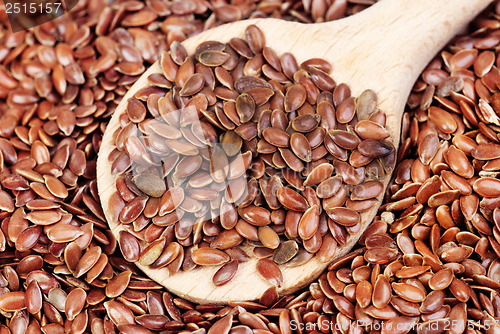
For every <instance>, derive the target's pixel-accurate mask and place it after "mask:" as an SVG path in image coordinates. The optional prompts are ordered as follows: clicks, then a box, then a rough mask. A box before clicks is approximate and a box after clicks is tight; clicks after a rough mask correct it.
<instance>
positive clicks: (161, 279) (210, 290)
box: [97, 0, 492, 303]
mask: <svg viewBox="0 0 500 334" xmlns="http://www.w3.org/2000/svg"><path fill="white" fill-rule="evenodd" d="M491 2H492V1H491V0H439V1H436V0H404V1H401V0H382V1H380V2H378V3H377V4H375V5H373V6H371V7H370V8H368V9H366V10H364V11H362V12H360V13H358V14H356V15H354V16H351V17H348V18H345V19H342V20H338V21H334V22H328V23H321V24H300V23H295V22H287V21H283V20H276V19H254V20H246V21H239V22H235V23H231V24H227V25H223V26H220V27H217V28H214V29H211V30H208V31H205V32H203V33H201V34H199V35H197V36H195V37H192V38H190V39H188V40H186V41H184V42H183V43H182V44H183V45H184V47H185V48H186V50H187V51H188V53H189V54H193V53H194V50H195V48H196V46H197V45H198V44H200V43H201V42H203V41H208V40H217V41H220V42H228V41H229V40H230V39H231V38H232V37H244V31H245V28H246V27H247V26H248V25H250V24H255V25H257V26H258V27H259V28H260V29H261V30H262V31H263V32H264V34H265V38H266V44H267V45H268V46H270V47H272V48H273V49H274V50H275V51H276V52H277V53H278V55H281V54H283V53H285V52H291V53H292V54H293V55H294V56H295V57H296V59H297V61H298V63H300V62H302V61H304V60H307V59H310V58H324V59H326V60H328V61H329V62H330V63H331V64H332V65H333V74H332V77H333V78H334V80H335V81H336V82H337V83H341V82H345V83H347V84H348V85H349V86H350V88H351V91H352V95H353V96H359V94H360V93H361V92H362V91H364V90H365V89H372V90H374V91H375V92H376V93H377V94H378V107H379V108H380V109H382V110H383V111H385V113H386V114H387V129H388V131H389V132H390V134H391V136H392V140H393V142H394V143H395V146H396V147H397V146H398V144H399V140H400V127H401V117H402V114H403V111H404V107H405V103H406V100H407V98H408V95H409V93H410V91H411V88H412V86H413V85H414V83H415V81H416V79H417V78H418V76H419V74H420V73H421V72H422V70H423V69H424V68H425V66H426V65H427V64H428V63H429V62H430V61H431V60H432V58H433V57H434V56H435V54H436V53H437V52H438V51H439V50H440V49H442V48H443V47H444V46H445V44H446V43H447V42H448V41H449V40H450V39H451V38H453V37H454V36H455V35H456V34H457V32H459V31H461V30H462V29H463V28H464V27H466V25H467V24H468V23H469V22H470V21H471V20H472V19H473V18H474V17H475V16H476V15H478V13H480V12H481V11H482V10H483V9H484V8H485V7H486V6H487V5H488V4H489V3H491ZM152 73H161V69H160V66H159V65H158V62H156V63H155V64H153V65H152V66H151V67H150V68H149V69H148V70H147V71H146V72H145V73H144V74H143V75H142V77H141V78H139V80H138V81H137V82H136V83H135V84H134V85H133V87H132V88H131V89H130V90H129V92H128V93H127V94H126V95H125V97H124V98H123V100H122V102H121V103H120V104H119V106H118V107H117V109H116V112H115V114H114V115H113V117H112V119H111V121H110V123H109V124H108V128H107V130H106V133H105V134H104V138H103V141H102V145H101V149H100V152H99V159H98V162H97V163H98V165H97V181H98V187H99V195H100V198H101V202H102V207H103V209H104V212H105V214H106V218H107V220H108V223H109V226H110V228H111V230H112V232H113V233H114V235H115V237H117V238H118V237H119V232H120V231H121V230H122V229H123V226H122V225H120V224H119V223H118V222H116V221H113V220H112V219H111V218H110V215H109V212H108V205H109V197H110V195H111V194H112V193H113V191H115V189H116V188H115V181H114V177H113V176H112V175H111V166H110V165H111V164H110V163H109V162H108V160H107V157H108V155H109V154H110V152H111V151H112V149H113V147H112V145H110V141H111V136H112V134H113V133H114V132H115V130H116V129H117V128H118V127H119V122H118V118H119V116H120V114H122V113H124V112H125V107H126V103H127V101H128V99H129V98H131V97H132V96H133V94H134V93H135V92H137V91H138V90H139V89H140V88H143V87H145V86H149V83H148V80H147V77H148V76H149V75H150V74H152ZM389 178H390V175H388V176H387V177H386V179H385V180H384V181H385V183H384V184H385V186H387V184H388V181H389ZM379 201H380V202H381V201H382V198H381V196H380V198H379ZM378 207H379V205H377V206H374V207H373V208H372V209H371V210H369V211H368V212H365V213H363V214H362V228H361V231H360V232H359V233H357V234H356V235H353V236H352V237H351V238H350V239H349V242H348V244H347V245H345V246H344V247H339V248H338V250H337V253H336V256H335V258H339V257H340V256H343V255H345V254H346V253H348V252H349V251H350V250H351V248H352V247H353V246H354V244H355V243H356V242H357V241H358V239H359V237H360V236H361V234H362V232H363V231H364V230H365V229H366V227H367V226H368V225H369V224H370V223H371V221H372V219H373V218H374V216H375V215H376V212H377V209H378ZM256 262H257V260H256V259H252V260H250V261H248V262H244V263H241V264H240V265H239V269H238V272H237V273H236V275H235V277H234V278H233V279H232V280H231V281H230V282H229V283H227V284H226V285H223V286H220V287H216V286H215V285H214V284H213V282H212V277H213V274H214V273H215V272H216V271H217V269H219V267H204V268H196V269H194V270H191V271H185V272H183V271H181V272H179V273H177V274H175V275H173V276H172V277H169V274H168V271H167V270H166V269H165V268H163V269H158V270H153V269H150V268H147V267H144V266H141V265H140V264H137V265H138V266H139V268H140V269H141V270H143V271H144V272H145V273H146V274H147V275H148V276H149V277H151V278H152V279H154V280H155V281H156V282H158V283H160V284H162V285H164V286H165V287H166V288H167V289H168V290H170V291H171V292H173V293H175V294H176V295H178V296H180V297H182V298H186V299H188V300H191V301H194V302H197V303H226V302H229V301H244V300H255V299H258V298H260V297H261V296H262V294H263V293H264V291H266V290H267V289H268V288H269V287H271V285H270V284H269V282H267V281H266V280H264V279H263V278H262V277H261V276H260V275H259V274H258V273H257V271H256ZM326 267H327V264H325V263H321V262H319V261H318V260H316V259H315V258H313V259H312V260H310V261H308V262H307V263H305V264H303V265H301V266H298V267H292V268H290V267H286V266H281V270H282V272H283V277H284V283H283V284H282V286H281V287H280V288H279V289H278V292H279V293H280V294H282V295H283V294H287V293H292V292H294V291H296V290H298V289H300V288H302V287H304V286H306V285H307V284H309V283H310V282H311V281H312V280H314V279H316V278H317V277H318V276H319V275H320V274H321V273H322V272H323V271H324V270H325V268H326Z"/></svg>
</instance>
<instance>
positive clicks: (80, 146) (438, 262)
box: [0, 0, 500, 333]
mask: <svg viewBox="0 0 500 334" xmlns="http://www.w3.org/2000/svg"><path fill="white" fill-rule="evenodd" d="M372 2H373V1H362V0H361V1H352V2H348V1H345V0H344V1H339V0H335V1H327V0H313V1H302V2H301V1H290V2H279V1H257V2H253V1H234V2H231V3H227V2H225V1H210V2H205V1H194V0H193V1H174V2H164V1H159V0H155V1H148V2H140V1H133V0H132V1H127V2H114V3H110V4H108V3H106V2H103V1H92V0H90V1H84V0H81V1H80V2H79V3H78V5H77V6H76V7H75V8H74V9H73V10H72V11H71V12H70V15H67V16H64V17H62V18H59V19H57V20H56V21H52V22H49V23H47V24H44V25H42V26H39V27H36V28H33V29H30V30H29V31H26V32H21V33H17V34H14V35H13V34H11V33H9V31H8V28H7V27H6V25H5V22H6V17H5V14H4V12H3V10H0V22H4V23H0V64H1V65H0V151H1V153H2V154H1V156H0V157H1V161H0V162H1V164H0V166H1V168H2V169H1V172H0V183H1V190H0V217H1V218H2V223H1V232H2V233H0V250H1V251H2V252H1V254H0V264H1V273H2V275H1V276H0V295H1V296H0V312H1V315H0V318H1V320H0V322H1V325H0V331H1V332H2V333H8V332H9V331H10V332H11V333H40V332H43V333H48V332H51V333H59V332H61V333H62V332H72V333H84V332H87V333H114V332H118V331H120V332H123V333H149V332H155V331H156V332H162V331H163V333H178V332H186V333H191V332H193V333H205V332H208V333H227V332H229V328H230V327H231V326H233V329H232V331H233V333H250V331H251V330H253V332H254V333H269V332H272V333H280V332H281V333H292V331H291V328H290V321H291V320H295V323H296V324H297V323H304V324H311V326H312V324H317V325H316V326H315V327H311V326H309V328H315V329H316V330H317V331H316V332H314V331H309V332H313V333H318V332H322V333H328V332H329V330H330V329H331V328H330V327H329V326H320V325H324V324H326V323H328V322H329V321H333V322H334V323H335V322H336V323H337V324H338V326H337V327H338V328H339V331H340V332H342V333H347V332H350V331H352V332H363V328H362V327H361V326H359V325H360V321H365V322H366V323H367V324H371V325H372V326H373V327H371V328H376V326H374V325H375V324H379V323H380V324H381V323H383V324H384V325H387V324H389V323H393V324H397V323H406V324H413V323H416V322H419V323H423V325H422V326H421V327H420V330H419V332H421V333H426V332H428V330H430V329H431V328H432V326H433V325H434V324H436V326H438V327H439V328H441V329H444V328H445V326H446V325H447V321H453V320H458V322H453V323H454V324H455V323H458V324H460V325H457V326H454V327H453V328H452V332H454V333H461V332H464V331H465V330H466V331H467V332H469V333H470V332H472V331H473V330H474V328H475V329H478V330H480V331H481V332H483V331H486V327H490V326H489V325H488V324H490V323H494V321H495V320H496V319H498V317H499V316H500V297H499V295H498V291H499V290H498V289H499V288H500V283H499V282H498V281H499V280H500V269H499V268H500V265H499V261H498V256H499V254H500V245H499V243H498V242H499V241H500V232H499V229H498V228H499V227H500V211H499V209H498V207H499V203H500V187H498V183H500V181H499V180H498V169H499V168H500V167H497V166H500V165H499V162H498V161H499V160H498V159H499V158H500V152H499V151H500V149H499V146H498V145H497V144H498V140H499V137H498V133H499V129H500V128H499V126H500V119H499V114H500V103H499V101H500V95H498V91H499V89H498V82H500V74H499V73H498V69H497V66H498V64H497V58H498V55H497V51H496V50H497V49H498V44H499V42H500V34H499V30H498V29H499V27H500V22H499V21H498V16H497V15H498V14H497V13H500V6H499V5H498V3H496V4H495V5H494V6H492V7H491V8H490V10H489V11H488V12H487V13H485V14H484V15H483V16H481V17H480V18H478V19H476V20H475V22H474V23H473V24H472V25H471V28H470V31H468V32H464V33H465V34H466V35H465V36H464V37H460V38H458V39H456V40H455V41H453V42H452V43H451V44H450V45H449V46H448V47H447V48H446V49H445V50H444V51H443V52H441V54H440V55H438V56H437V58H436V59H435V60H434V61H433V62H432V63H431V64H430V65H429V66H428V68H427V69H426V70H425V71H424V72H423V74H422V76H421V78H420V79H419V81H418V82H417V83H416V84H415V87H414V89H413V92H412V94H411V96H410V97H409V100H408V108H407V113H406V114H405V115H404V122H403V124H404V125H403V130H402V131H403V132H402V133H403V136H402V138H403V139H402V145H401V147H400V149H399V159H398V167H397V168H396V171H395V173H394V177H393V182H392V184H391V185H390V186H389V188H388V191H387V194H386V200H385V203H384V205H383V206H382V208H381V210H380V216H379V217H378V219H376V220H375V222H374V223H373V224H372V226H371V227H370V228H369V230H368V231H367V233H365V237H364V238H362V239H361V241H360V245H359V246H358V247H357V249H354V250H353V253H351V255H350V256H348V257H346V258H344V259H342V260H339V261H336V263H334V264H332V265H331V266H330V268H329V270H328V272H325V273H324V274H323V275H322V276H321V277H320V278H319V279H318V280H317V281H316V282H314V283H312V284H311V285H310V286H309V288H308V289H306V290H304V291H303V292H302V293H299V294H296V295H293V296H285V297H283V298H280V299H278V297H277V296H276V295H274V294H273V293H272V291H270V292H269V293H268V294H267V295H265V296H263V297H262V299H261V300H260V301H257V302H255V303H250V302H245V303H234V304H230V305H229V306H226V307H224V306H217V305H193V304H191V303H189V302H187V301H185V300H182V299H180V298H176V297H175V296H172V295H170V294H169V293H168V292H167V291H165V290H164V289H163V288H162V287H161V286H159V285H157V284H156V283H154V282H152V281H150V280H149V279H148V278H147V277H144V275H143V274H142V273H141V272H139V271H138V270H137V268H136V267H135V265H134V264H133V263H130V262H127V261H125V260H124V259H123V258H122V256H121V253H120V250H119V249H118V248H117V243H116V240H115V239H114V238H113V236H112V235H111V234H110V233H109V232H107V225H106V222H105V219H104V216H103V213H102V210H101V208H100V205H99V198H98V194H97V187H96V180H95V177H96V173H95V164H96V157H97V152H98V150H99V146H100V141H101V137H102V133H103V132H104V130H105V127H106V123H107V121H108V120H109V117H110V115H111V114H112V113H113V111H114V108H115V107H116V105H117V104H118V103H119V101H120V99H121V96H123V95H124V94H125V92H126V91H127V89H128V88H129V87H130V86H131V85H132V84H133V83H134V82H135V80H136V79H137V78H138V77H139V76H140V74H141V73H142V72H143V71H144V70H145V69H146V68H147V67H148V66H149V65H150V64H151V63H152V62H154V61H156V60H157V59H158V57H159V55H160V53H161V51H164V50H168V48H169V45H170V44H171V43H172V42H173V41H182V40H183V39H185V38H187V37H189V36H191V35H194V34H196V33H198V32H200V31H202V30H204V29H208V28H210V27H213V26H216V25H219V24H221V23H224V22H232V21H235V20H239V19H244V18H254V17H278V18H283V19H287V20H296V21H302V22H308V23H310V22H321V21H325V20H327V21H329V20H333V19H338V18H340V17H343V16H346V15H351V14H353V13H355V12H358V11H360V10H362V9H364V8H366V7H367V6H369V5H370V4H372ZM165 37H166V38H165ZM333 65H334V66H335V64H333ZM429 107H430V108H429ZM436 108H440V109H436ZM492 143H496V144H492ZM478 145H479V148H477V147H476V146H478ZM495 145H496V146H495ZM61 209H63V210H64V211H62V210H61ZM61 219H64V220H67V221H68V223H69V224H68V227H67V228H65V229H63V230H62V231H55V232H54V231H52V233H53V234H51V233H48V232H47V227H46V226H48V225H50V224H52V223H53V222H55V221H59V220H61ZM56 232H58V234H57V235H54V234H56ZM75 236H77V237H76V240H75ZM61 238H63V239H64V238H68V240H74V241H71V242H64V241H61V240H63V239H61ZM54 240H57V241H58V242H54ZM365 247H366V248H365ZM367 249H368V251H367ZM108 261H109V262H108ZM403 266H404V267H403ZM407 267H408V268H407ZM380 274H382V275H380ZM370 296H371V298H370ZM466 319H468V320H469V321H468V322H467V323H466V322H465V320H466ZM325 320H327V321H325ZM353 320H358V322H356V323H351V321H353ZM350 324H351V326H349V325H350ZM467 324H468V325H469V326H466V325H467ZM471 324H474V326H472V325H471ZM481 326H483V327H482V329H481ZM369 327H370V326H367V328H369ZM299 328H300V326H299ZM381 328H382V332H384V331H386V330H387V328H388V326H382V327H381ZM384 328H385V330H384ZM490 330H492V329H490ZM295 332H297V333H300V332H301V331H300V330H297V331H295ZM305 332H308V331H305Z"/></svg>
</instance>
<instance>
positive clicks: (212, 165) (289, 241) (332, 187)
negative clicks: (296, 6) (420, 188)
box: [110, 26, 395, 284]
mask: <svg viewBox="0 0 500 334" xmlns="http://www.w3.org/2000/svg"><path fill="white" fill-rule="evenodd" d="M247 36H248V37H249V38H250V39H251V41H245V40H244V39H239V38H233V39H232V40H231V42H230V43H229V44H224V43H220V42H213V41H209V42H204V43H202V44H200V45H199V46H198V47H197V49H196V52H195V55H194V56H191V55H188V54H187V52H186V51H185V50H184V49H183V47H182V45H181V44H179V43H176V44H175V47H173V48H172V49H171V51H170V52H169V53H166V54H164V55H162V65H163V66H164V67H165V69H164V70H163V74H164V75H165V77H164V80H166V81H167V82H170V84H169V86H170V85H171V88H170V89H169V90H168V91H166V90H164V88H163V86H164V84H161V85H159V86H157V88H158V89H160V90H161V93H160V92H159V91H154V90H151V93H149V95H146V90H143V91H144V92H143V91H141V93H138V94H136V95H137V96H136V97H134V98H132V100H131V101H133V102H132V103H131V105H130V107H129V108H128V111H129V113H128V114H126V115H124V116H122V123H121V129H120V130H118V131H117V132H116V137H115V138H114V144H115V145H116V150H117V151H116V152H117V153H116V154H114V159H111V157H110V160H111V163H112V164H113V165H114V166H115V168H114V169H113V170H114V171H115V172H116V174H123V176H120V177H118V179H123V180H125V181H126V182H122V181H120V182H117V183H116V184H117V192H118V194H119V196H121V198H122V200H123V201H124V202H125V205H124V207H123V208H122V210H121V212H120V214H119V217H120V218H121V220H120V222H121V223H122V224H124V225H125V226H126V225H129V226H133V227H134V229H138V228H140V229H144V231H146V233H145V234H144V236H142V237H141V236H140V235H137V237H138V238H139V239H140V240H139V242H140V243H141V244H143V246H142V248H143V252H144V250H148V252H147V253H148V254H150V253H151V252H152V251H153V250H154V252H153V253H154V254H153V253H151V256H148V257H147V259H146V258H145V257H144V258H143V257H141V258H143V261H142V263H144V264H146V263H147V264H151V265H152V266H153V267H159V266H164V265H167V266H168V267H170V266H174V267H175V266H177V264H174V262H175V261H176V260H174V259H173V258H172V257H173V254H174V253H172V252H171V250H170V249H169V250H168V251H166V250H165V251H166V255H165V260H161V261H160V258H161V259H163V257H162V256H161V254H162V253H164V249H166V248H168V247H169V245H170V243H169V244H165V245H163V243H160V242H158V238H159V237H160V236H161V235H162V234H163V233H167V232H166V231H167V229H169V228H170V227H169V226H173V227H171V228H172V229H173V236H172V238H173V239H172V241H171V242H173V243H175V245H178V246H180V247H182V248H183V249H184V252H178V251H177V249H178V248H179V247H178V246H175V247H174V248H173V249H174V250H176V251H175V254H178V253H183V254H184V253H185V251H186V249H187V248H188V247H191V246H192V247H195V248H196V247H197V246H199V245H200V243H201V242H207V243H208V244H209V246H210V247H208V248H207V247H199V248H198V249H195V250H194V251H193V252H192V256H191V259H192V261H194V264H193V266H194V265H200V266H204V265H218V264H224V263H226V262H228V261H229V259H230V257H229V255H228V254H226V253H225V250H226V249H232V248H234V247H236V248H238V247H243V246H244V245H245V239H246V242H247V243H248V242H250V243H251V244H250V247H254V245H256V246H259V247H260V246H263V247H261V248H256V249H255V250H254V252H250V253H253V254H254V255H258V256H259V257H269V256H271V255H273V259H274V261H275V262H276V263H278V264H280V265H282V264H285V263H288V262H292V261H293V259H294V257H295V256H296V255H297V254H298V253H299V249H305V251H306V252H310V253H311V254H316V253H317V252H318V251H320V250H321V261H328V260H329V259H331V258H333V257H334V255H335V253H336V251H337V244H341V245H343V244H346V243H347V241H348V239H349V236H350V234H354V233H356V231H358V230H359V229H360V227H361V225H360V223H361V218H360V213H361V212H363V211H366V210H367V209H369V208H370V207H371V205H372V203H373V202H374V201H375V200H376V198H377V197H378V196H379V195H380V193H381V192H382V191H383V186H381V183H380V182H378V179H380V178H382V177H383V176H384V175H385V169H384V168H383V166H384V164H385V160H384V159H389V160H390V161H392V160H395V158H394V157H392V156H394V155H395V149H394V146H393V145H392V144H391V142H390V140H389V139H388V136H387V133H388V132H387V130H385V117H384V116H383V113H381V112H376V110H375V108H376V101H377V99H376V96H375V95H374V93H373V91H367V92H364V93H363V94H362V96H361V97H360V99H359V101H357V100H356V98H355V97H353V96H350V90H349V89H348V87H347V86H346V85H344V84H342V85H339V87H341V88H342V89H341V94H340V93H339V92H340V91H337V95H335V96H334V93H335V92H336V91H335V90H334V89H335V83H334V82H333V80H331V78H330V77H328V74H327V73H329V72H330V71H331V66H330V64H328V63H327V62H326V61H324V60H322V59H312V60H309V61H306V62H304V63H303V64H301V66H300V67H298V66H297V68H294V67H291V66H292V64H293V63H294V62H295V60H294V59H293V56H292V55H290V54H288V55H287V62H284V63H283V64H281V63H280V62H279V61H278V60H277V59H278V55H275V53H274V51H273V50H272V49H271V48H269V47H265V46H264V40H263V39H261V38H260V37H258V36H263V34H262V32H260V30H259V29H258V28H257V27H256V26H250V27H249V28H248V29H247ZM256 50H264V51H265V52H264V56H262V55H260V54H254V52H255V51H256ZM171 61H173V62H176V63H178V64H179V67H178V68H177V67H176V66H174V65H173V64H172V63H171ZM238 62H240V63H241V64H242V66H243V71H242V73H241V72H238V69H237V68H236V67H234V66H229V63H231V64H237V63H238ZM235 66H236V65H235ZM174 69H176V71H177V72H176V74H175V75H174V72H175V71H174ZM156 81H158V80H156ZM316 83H317V85H316ZM339 89H340V88H339ZM310 90H314V91H315V92H316V91H317V92H318V93H317V95H315V94H316V93H315V94H313V95H311V92H310ZM141 94H143V95H144V96H143V100H141V99H139V98H138V96H139V95H141ZM311 96H317V97H315V98H311ZM334 97H335V99H334ZM145 100H147V101H148V102H147V103H144V101H145ZM149 101H151V102H152V101H156V102H157V103H156V102H155V103H149ZM358 102H359V103H361V105H360V106H359V108H361V110H362V111H363V114H366V115H364V116H363V122H360V123H358V119H359V117H358V116H357V115H356V112H355V111H356V108H357V107H356V103H358ZM129 103H130V102H129ZM335 106H337V108H335ZM336 109H337V110H336ZM144 110H145V111H146V112H145V116H144V112H143V111H144ZM335 110H336V111H335ZM131 116H132V118H131ZM143 116H144V117H143ZM130 124H132V125H130ZM358 124H359V126H357V125H358ZM371 130H373V132H374V134H371V135H370V133H371V132H372V131H371ZM354 152H357V153H356V154H357V155H358V158H357V160H356V161H361V160H363V163H360V164H359V165H358V166H356V167H353V166H351V165H350V164H349V157H350V156H354ZM126 157H128V159H125V158H126ZM387 157H389V158H387ZM112 160H117V162H116V163H114V161H112ZM129 161H130V162H131V163H128V162H129ZM377 165H378V166H382V168H377ZM332 174H333V176H332ZM130 180H131V181H130ZM124 186H125V187H124ZM352 186H355V187H352ZM155 199H156V200H155ZM351 202H355V204H356V206H355V208H357V209H355V208H354V207H353V208H347V207H346V205H347V203H351ZM289 215H290V218H289V217H288V216H289ZM292 216H293V219H292ZM329 221H331V222H329ZM139 226H140V227H139ZM152 229H154V231H155V232H154V235H155V236H156V237H153V236H150V235H149V233H151V232H150V231H153V230H152ZM167 240H171V239H170V238H167ZM124 241H125V239H124ZM152 242H153V243H154V244H155V245H156V246H155V247H152V248H151V247H150V248H148V247H149V246H151V244H152ZM256 242H260V244H255V243H256ZM252 243H253V244H252ZM323 243H324V244H325V245H324V247H322V244H323ZM160 248H161V249H160ZM232 253H234V251H233V252H232ZM372 253H374V256H382V255H381V254H379V253H376V251H372ZM171 254H172V255H171ZM377 254H378V255H377ZM153 255H154V256H153ZM135 256H136V255H135ZM135 256H134V257H135ZM301 259H308V256H301ZM155 261H159V263H157V264H156V265H155V264H154V262H155ZM172 261H173V262H172ZM295 262H296V264H299V263H302V262H303V260H300V259H299V260H298V261H295ZM263 263H265V262H263ZM188 267H192V266H188ZM179 268H180V269H182V267H179ZM226 268H231V270H229V269H224V270H222V269H221V270H222V271H221V273H219V275H218V276H220V275H222V274H223V273H225V272H226V270H229V272H232V271H233V270H237V266H235V265H229V264H226ZM235 268H236V269H235ZM263 268H264V269H263V270H264V271H265V272H267V268H271V267H270V265H264V266H263ZM272 268H274V267H272ZM273 270H274V269H273ZM174 271H175V270H174ZM223 276H224V275H223ZM272 276H273V277H274V278H273V280H274V282H275V283H276V284H277V281H276V276H275V275H274V274H273V275H272ZM216 281H217V282H219V283H221V282H224V281H225V279H219V278H218V279H217V280H216Z"/></svg>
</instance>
